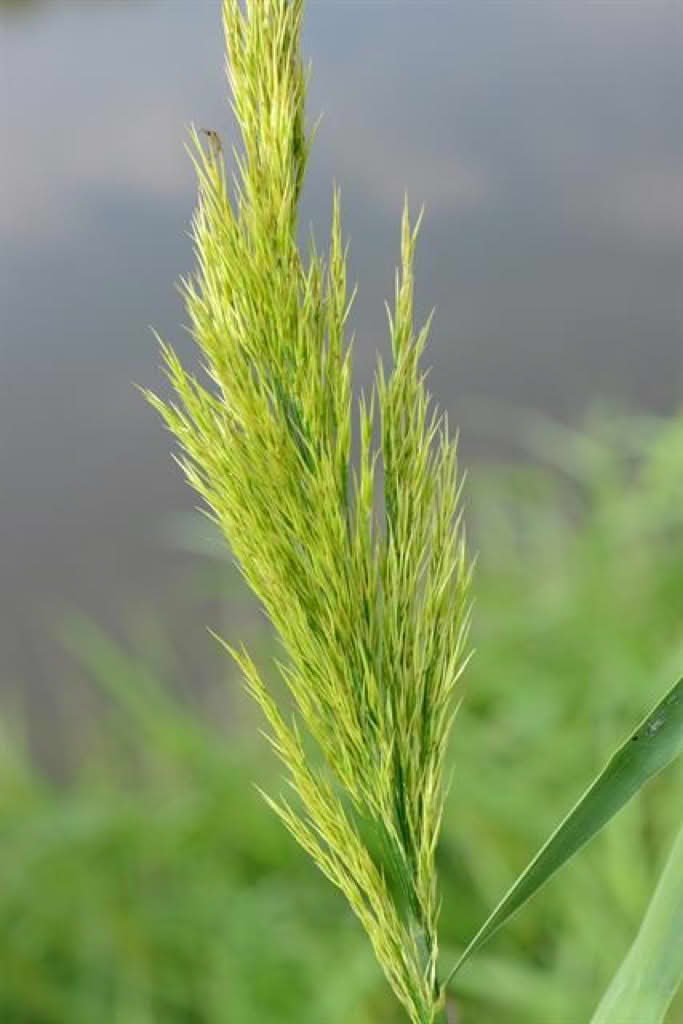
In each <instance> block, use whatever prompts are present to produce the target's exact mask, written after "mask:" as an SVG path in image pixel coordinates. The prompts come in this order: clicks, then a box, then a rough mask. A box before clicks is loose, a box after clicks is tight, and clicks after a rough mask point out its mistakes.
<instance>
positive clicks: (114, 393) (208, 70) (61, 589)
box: [0, 0, 683, 722]
mask: <svg viewBox="0 0 683 1024" xmlns="http://www.w3.org/2000/svg"><path fill="white" fill-rule="evenodd" d="M304 43H305V51H306V55H307V57H310V58H311V59H312V61H313V77H312V82H311V88H310V92H309V106H308V110H309V121H310V122H311V123H312V122H313V120H315V118H316V117H317V115H318V114H319V113H320V112H323V113H324V118H323V121H322V123H321V126H320V128H319V131H318V137H317V141H316V145H315V148H314V151H313V155H312V159H311V163H310V167H309V175H308V180H307V186H306V191H305V195H304V201H303V210H302V217H301V223H302V228H303V230H304V232H305V231H306V230H307V228H308V224H309V222H311V221H312V222H313V224H314V227H315V231H316V236H317V239H318V241H319V243H321V244H322V245H324V242H325V239H326V237H327V232H328V226H329V213H330V195H331V182H332V180H333V179H335V180H336V181H337V182H338V183H339V185H340V186H341V189H342V202H343V220H344V228H345V233H346V235H347V236H350V239H351V261H350V279H351V281H352V282H353V281H356V280H357V281H358V282H359V297H358V299H357V303H356V306H355V311H354V314H353V318H352V327H353V328H354V329H355V330H356V333H357V337H358V341H357V383H366V382H367V379H368V374H369V372H370V370H371V368H372V366H373V362H374V358H375V352H376V350H377V349H378V348H380V349H382V350H385V348H386V321H385V314H384V307H383V301H384V299H385V298H390V297H391V294H392V291H393V274H394V266H395V263H396V261H397V259H398V225H399V217H400V211H401V204H402V198H403V193H404V190H406V189H407V190H408V193H409V198H410V201H411V205H412V207H413V208H414V209H415V210H417V208H418V207H419V205H420V203H421V202H422V201H424V202H425V204H426V215H425V220H424V226H423V230H422V233H421V240H420V246H419V251H418V260H417V273H418V283H417V306H418V313H419V315H420V317H421V318H422V317H424V316H426V314H427V313H428V312H429V309H430V308H431V306H432V305H436V307H437V314H436V319H435V323H434V329H433V333H432V340H431V344H430V347H429V349H428V361H429V362H430V363H431V364H432V366H433V373H432V378H431V386H432V390H433V392H434V394H435V396H436V397H437V399H438V400H439V402H440V403H442V404H443V405H445V406H446V407H447V408H448V409H449V410H450V411H451V413H452V416H453V417H454V420H455V421H456V422H460V423H461V424H462V428H463V451H464V454H465V455H466V457H468V458H469V459H470V460H471V461H472V462H475V463H476V458H477V457H478V455H479V454H481V452H482V451H483V450H484V448H483V442H482V438H483V436H484V435H483V433H482V432H481V418H477V416H476V415H472V409H473V408H474V409H476V406H477V402H478V401H479V400H481V399H486V400H494V401H496V402H499V401H500V402H504V403H509V404H513V405H523V406H526V407H531V408H535V409H540V410H544V411H548V412H551V413H553V414H554V415H557V416H560V417H562V418H568V419H574V418H576V417H577V416H579V415H580V413H581V411H582V410H583V409H584V408H586V407H587V406H590V405H591V404H593V403H594V402H595V401H596V400H597V399H598V398H603V399H604V398H605V397H607V398H609V399H611V400H612V401H615V402H619V403H620V404H622V405H625V406H626V407H627V408H632V409H639V408H645V409H656V410H658V411H663V412H667V411H671V410H674V409H675V408H677V407H678V405H679V402H680V394H681V386H682V384H683V345H682V340H683V338H682V327H683V299H682V289H681V283H682V281H681V277H682V275H681V270H682V266H683V263H682V258H683V103H682V101H681V98H682V97H683V60H681V54H682V53H683V4H682V3H680V2H672V3H665V2H660V0H621V2H620V0H605V2H599V3H598V2H596V3H589V2H580V0H542V2H541V0H539V2H517V0H510V2H492V0H477V2H474V3H464V2H459V0H452V2H442V3H433V2H428V0H419V2H412V3H408V2H371V0H359V2H352V0H342V2H322V0H318V2H315V0H309V3H308V7H307V13H306V17H305V32H304ZM0 44H1V51H0V134H1V137H2V150H1V153H2V155H1V156H0V247H1V248H0V318H1V319H0V482H1V486H2V505H1V508H0V651H1V656H2V664H1V665H0V683H3V684H5V688H6V691H7V692H10V691H13V690H14V689H15V688H16V686H17V685H18V686H19V688H20V692H21V691H23V692H24V693H29V692H30V693H31V694H32V695H34V696H37V697H38V699H37V700H36V701H34V702H33V701H32V705H33V706H34V712H33V714H34V718H35V717H36V716H37V717H38V718H39V719H40V718H42V719H43V720H45V721H48V722H51V721H52V720H53V717H54V715H55V714H56V713H57V708H58V706H59V702H58V701H57V698H56V694H58V693H59V690H60V687H61V686H62V685H63V683H64V681H65V680H66V678H67V677H68V676H69V674H70V672H71V668H70V665H69V662H68V660H65V659H64V657H63V655H62V654H61V653H60V646H59V642H58V640H57V639H56V634H55V629H56V623H58V622H59V620H60V617H61V616H62V614H63V613H64V611H65V610H68V609H70V608H81V609H83V610H85V611H86V612H87V613H88V614H89V615H91V616H92V617H93V618H94V619H95V620H97V621H99V622H100V623H102V624H103V625H105V627H106V628H108V629H111V630H112V631H113V632H114V633H116V632H117V631H121V630H123V631H126V630H130V629H131V628H132V629H139V630H141V631H143V632H144V631H145V630H146V631H147V632H146V635H147V636H149V637H151V636H152V635H153V628H152V627H153V624H154V622H157V624H158V623H164V624H165V626H164V628H169V623H170V624H173V623H174V622H176V626H172V627H171V628H172V631H173V635H174V642H175V644H176V646H177V648H178V650H179V651H181V652H182V651H184V654H182V653H181V654H178V657H177V660H176V662H175V663H174V665H173V666H171V667H170V669H169V670H172V672H175V673H176V674H177V676H178V678H182V679H184V680H186V681H188V680H189V683H188V685H189V684H192V685H194V684H195V683H196V682H197V675H198V674H200V672H201V671H202V670H201V669H200V668H199V666H198V653H197V652H199V651H204V650H205V649H208V645H209V643H210V642H209V641H208V638H207V637H206V634H205V633H204V624H205V623H206V622H210V621H213V622H215V616H214V617H213V619H212V614H213V613H212V611H211V609H210V605H207V603H206V602H207V601H209V599H210V598H211V594H210V588H209V587H207V588H203V586H202V585H201V583H198V582H197V579H198V577H193V576H192V567H193V566H195V568H196V565H197V564H198V560H197V558H196V556H195V557H194V558H192V557H191V556H189V555H187V554H182V553H181V552H179V551H177V550H174V549H173V546H172V545H169V544H168V543H167V542H166V541H165V539H164V538H165V537H166V536H167V534H168V524H169V522H173V521H174V517H177V516H178V515H181V514H183V513H187V512H189V511H190V510H191V509H192V508H193V506H194V504H195V501H194V498H193V495H192V494H191V493H190V491H189V490H188V489H187V488H186V486H185V484H184V483H183V481H182V479H181V477H180V475H179V472H178V471H177V469H176V468H175V466H174V464H173V463H172V462H171V459H170V458H169V449H170V444H171V439H170V437H169V436H168V435H167V434H165V433H164V431H163V429H162V427H161V425H160V423H159V422H158V420H157V418H156V415H155V414H154V413H153V412H152V411H151V410H150V409H149V408H148V407H147V406H146V405H145V404H144V402H143V401H142V399H141V398H140V396H139V394H138V393H137V392H136V391H135V389H134V388H133V386H132V382H133V381H135V382H138V383H140V384H143V385H146V386H152V387H154V388H160V387H162V386H163V385H162V377H161V374H160V370H159V358H158V352H157V347H156V342H155V340H154V337H153V335H152V333H151V331H150V330H149V329H148V325H150V324H153V325H154V326H155V327H156V328H157V329H158V330H159V331H160V332H161V333H162V334H163V335H164V336H165V337H166V338H167V339H168V340H170V341H172V342H173V343H174V344H175V345H176V346H177V347H178V348H179V350H180V351H181V352H182V353H183V354H184V355H185V356H186V358H188V359H189V358H191V352H192V346H191V343H190V341H189V339H188V338H187V336H186V334H185V333H184V332H183V330H182V327H181V324H182V323H183V322H184V313H183V310H182V307H181V304H180V301H179V299H178V297H177V295H176V293H175V291H174V281H175V280H176V279H177V278H178V276H179V275H180V274H183V273H186V272H188V271H189V270H190V268H191V265H192V252H191V244H190V242H189V240H188V238H187V234H186V232H187V229H188V227H189V221H190V217H191V213H192V207H193V202H194V183H193V177H192V172H191V167H190V163H189V160H188V158H187V157H186V155H185V153H184V151H183V139H184V137H185V132H186V126H187V124H188V123H189V122H190V121H194V122H196V123H197V124H198V125H199V126H204V127H211V128H215V129H218V130H219V131H220V132H221V134H222V135H223V138H224V142H225V144H226V148H227V149H228V150H229V148H230V144H231V143H232V142H236V141H237V140H236V138H235V134H234V124H233V122H232V119H231V115H230V112H229V108H228V104H227V92H226V84H225V79H224V76H223V70H222V68H223V40H222V36H221V31H220V20H219V3H218V0H149V2H145V0H137V2H133V0H130V2H122V0H100V2H95V0H88V2H81V3H75V2H61V0H47V2H44V3H39V2H35V3H23V4H22V3H20V2H16V0H15V2H14V3H11V4H7V3H5V4H4V5H2V6H1V7H0ZM475 471H476V468H475ZM199 561H201V560H199ZM188 581H189V582H188ZM193 588H194V589H193ZM174 616H175V618H174ZM181 623H182V628H181ZM150 646H151V642H150ZM161 646H163V644H160V647H161ZM183 659H184V660H183ZM207 671H208V672H209V673H210V672H211V671H212V670H211V669H208V670H207Z"/></svg>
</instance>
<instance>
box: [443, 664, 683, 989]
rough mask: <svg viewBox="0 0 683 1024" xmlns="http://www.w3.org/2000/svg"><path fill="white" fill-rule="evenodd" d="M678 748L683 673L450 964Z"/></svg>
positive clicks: (681, 748)
mask: <svg viewBox="0 0 683 1024" xmlns="http://www.w3.org/2000/svg"><path fill="white" fill-rule="evenodd" d="M682 752H683V678H682V679H679V680H678V682H677V683H676V684H675V685H674V686H673V687H672V688H671V689H670V690H669V691H668V693H667V694H666V695H665V696H664V697H663V698H662V700H661V701H660V702H659V703H658V704H657V705H656V706H655V708H654V709H653V710H652V711H651V712H650V713H649V715H648V716H647V717H646V718H645V719H644V720H643V722H641V724H640V725H639V726H638V728H637V729H635V730H634V732H633V733H632V734H631V735H630V736H629V738H628V739H627V740H626V742H625V743H624V744H622V746H621V747H619V749H618V750H617V751H616V752H615V753H614V754H613V755H612V757H611V759H610V760H609V762H608V764H607V766H606V767H605V768H604V770H603V771H602V772H601V773H600V775H598V777H597V778H596V779H595V781H594V782H593V783H592V784H591V785H590V786H589V788H588V789H587V790H586V792H585V793H584V794H583V796H582V797H581V798H580V799H579V800H578V801H577V803H576V804H575V805H574V807H573V808H572V810H571V811H570V812H569V814H568V815H567V816H566V818H565V819H564V820H563V821H562V822H561V823H560V825H559V826H558V827H557V829H556V830H555V831H554V832H553V834H552V835H551V836H550V838H549V839H548V840H547V842H546V843H545V844H544V845H543V846H542V847H541V849H540V850H539V852H538V853H537V854H536V856H535V857H534V858H533V860H532V861H531V862H530V863H529V864H528V866H527V867H526V868H525V870H524V871H523V872H522V874H521V875H520V876H519V877H518V878H517V880H516V881H515V882H514V884H513V885H512V886H511V888H510V889H509V890H508V892H507V893H506V894H505V896H504V897H503V899H502V900H501V901H500V903H499V904H498V906H497V907H496V908H495V910H494V911H493V913H492V914H491V915H490V916H489V917H488V918H487V920H486V921H485V922H484V924H483V925H482V927H481V928H480V929H479V931H478V932H477V934H476V935H475V936H474V938H473V939H472V941H471V942H470V944H469V946H468V947H467V948H466V949H465V951H464V953H463V954H462V956H461V957H460V959H459V960H458V962H457V963H456V964H455V966H454V968H453V969H452V971H451V973H450V974H449V976H448V978H447V980H446V983H445V984H448V982H449V981H450V980H451V979H452V978H453V977H454V975H455V974H456V972H457V971H458V970H459V969H460V968H461V967H462V965H463V964H464V963H465V961H466V960H468V959H469V957H470V956H471V955H472V954H473V953H474V952H475V951H476V950H477V949H479V948H480V947H481V946H482V945H483V944H484V943H485V942H486V941H487V940H488V939H489V938H491V936H492V935H493V934H494V932H496V931H498V929H499V928H500V927H501V926H502V925H503V924H504V923H505V922H506V921H507V920H508V919H509V918H510V917H512V915H513V914H515V913H516V912H517V911H518V910H519V909H520V907H522V906H523V904H524V903H526V902H527V900H529V899H530V898H531V897H532V896H533V895H534V893H535V892H536V891H537V890H538V889H540V888H541V886H543V885H545V883H546V882H547V881H548V880H549V879H550V878H551V877H552V875H554V874H555V872H556V871H557V870H558V869H559V868H561V867H562V865H563V864H565V863H566V862H567V861H568V860H569V859H570V858H571V857H572V856H573V855H574V854H575V853H576V852H577V851H578V850H580V849H581V847H582V846H584V845H585V844H586V843H587V842H588V841H589V840H590V839H592V837H593V836H594V835H596V834H597V833H598V832H599V831H600V830H601V829H602V828H603V826H604V825H606V824H607V822H608V821H610V819H611V818H613V817H614V815H615V814H617V812H618V811H620V810H621V808H622V807H623V806H624V805H625V804H626V803H628V801H629V800H630V799H631V797H632V796H634V794H635V793H637V791H638V790H639V789H640V788H641V786H643V785H644V784H645V783H646V782H647V781H648V780H649V779H651V778H652V777H653V776H654V775H656V774H658V773H659V772H660V771H662V770H663V769H664V768H666V766H667V765H668V764H670V763H671V762H672V761H674V760H675V759H676V758H677V757H678V756H679V755H680V754H681V753H682Z"/></svg>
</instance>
